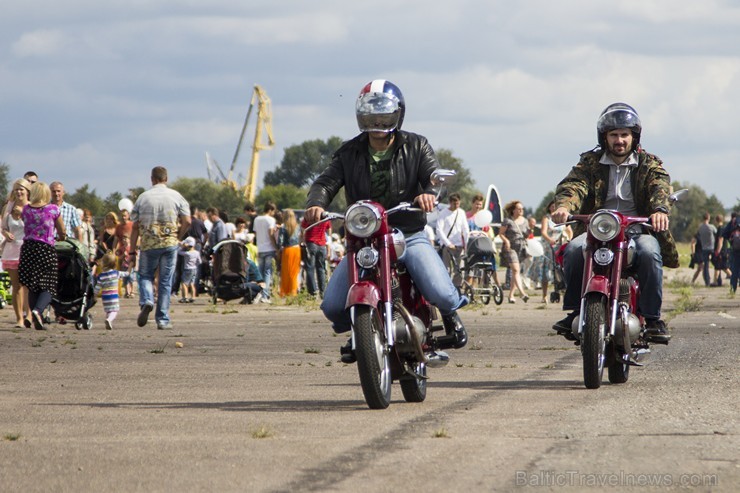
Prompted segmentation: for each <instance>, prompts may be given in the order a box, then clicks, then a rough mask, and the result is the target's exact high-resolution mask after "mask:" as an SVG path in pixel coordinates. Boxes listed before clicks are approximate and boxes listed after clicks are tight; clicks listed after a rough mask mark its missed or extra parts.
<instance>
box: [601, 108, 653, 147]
mask: <svg viewBox="0 0 740 493" xmlns="http://www.w3.org/2000/svg"><path fill="white" fill-rule="evenodd" d="M618 128H629V129H630V130H631V131H632V138H633V142H632V150H633V151H634V150H635V149H637V145H638V144H639V143H640V133H641V132H642V124H641V123H640V117H639V116H638V115H637V111H635V109H634V108H633V107H632V106H630V105H628V104H625V103H613V104H610V105H609V106H607V107H606V109H604V111H602V112H601V115H599V121H597V122H596V135H597V137H598V139H599V145H600V146H601V148H602V149H606V134H607V132H611V131H612V130H616V129H618Z"/></svg>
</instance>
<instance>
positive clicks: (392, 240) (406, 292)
mask: <svg viewBox="0 0 740 493" xmlns="http://www.w3.org/2000/svg"><path fill="white" fill-rule="evenodd" d="M454 174H455V172H454V171H449V170H437V171H435V173H434V174H433V175H432V183H433V184H435V186H441V185H442V184H444V183H449V182H450V181H451V179H452V177H453V176H454ZM437 197H438V198H439V193H438V194H437ZM420 210H421V209H418V208H416V207H414V206H413V205H412V204H409V203H401V204H399V205H397V206H395V207H393V208H391V209H388V210H386V209H385V208H383V206H381V205H380V204H378V203H377V202H372V201H369V200H362V201H359V202H356V203H354V204H352V205H351V206H350V207H349V208H348V209H347V211H346V212H345V214H336V213H325V214H324V216H323V218H322V219H321V221H319V222H317V223H315V224H319V223H321V222H324V221H329V220H336V219H341V220H343V221H344V226H345V230H346V242H347V254H346V256H347V262H348V271H349V280H350V289H349V293H348V295H347V304H346V306H347V308H348V309H349V310H350V317H351V320H352V349H353V350H354V351H355V354H356V356H357V370H358V372H359V375H360V385H361V386H362V392H363V394H364V396H365V401H366V402H367V405H368V406H369V407H370V408H371V409H385V408H387V407H388V405H389V404H390V401H391V384H392V382H393V381H396V380H397V381H398V382H399V383H400V384H401V392H403V397H404V399H405V400H406V401H408V402H422V401H424V399H426V392H427V385H426V381H427V367H441V366H444V365H446V364H447V363H448V361H449V356H448V355H447V354H446V353H444V352H442V351H439V350H438V349H439V348H440V347H452V346H453V344H454V340H448V339H450V338H452V339H454V338H455V336H454V335H445V336H440V337H434V336H433V335H432V332H434V331H437V330H442V329H443V326H442V325H441V324H440V323H437V321H438V320H440V317H439V314H438V312H437V310H436V308H435V307H434V306H432V305H430V304H429V303H428V302H427V301H426V300H425V299H424V297H423V296H422V295H421V293H420V292H419V290H418V289H417V288H416V286H415V284H414V281H413V280H412V279H411V276H410V275H409V274H408V272H407V271H406V269H405V268H404V265H403V264H402V263H400V262H399V261H398V259H399V258H400V257H401V256H402V255H403V252H404V251H405V248H406V240H405V238H404V235H403V233H401V232H400V231H399V230H396V229H393V228H391V227H390V226H389V224H388V217H389V216H390V215H392V214H394V213H396V212H400V211H420Z"/></svg>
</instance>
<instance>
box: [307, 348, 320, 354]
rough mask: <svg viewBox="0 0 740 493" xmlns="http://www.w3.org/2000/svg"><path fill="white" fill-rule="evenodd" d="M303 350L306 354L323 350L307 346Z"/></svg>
mask: <svg viewBox="0 0 740 493" xmlns="http://www.w3.org/2000/svg"><path fill="white" fill-rule="evenodd" d="M303 352H304V353H306V354H319V353H320V352H321V350H320V349H318V348H315V347H307V348H305V349H303Z"/></svg>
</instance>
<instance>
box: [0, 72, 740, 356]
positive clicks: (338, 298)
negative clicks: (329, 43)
mask: <svg viewBox="0 0 740 493" xmlns="http://www.w3.org/2000/svg"><path fill="white" fill-rule="evenodd" d="M405 109H406V108H405V102H404V100H403V96H402V95H401V92H400V90H399V89H398V87H397V86H395V85H394V84H392V83H390V82H389V81H385V80H375V81H372V82H370V83H368V84H367V85H366V86H365V87H364V88H363V89H362V91H361V93H360V96H359V97H358V100H357V103H356V116H357V122H358V125H359V127H360V131H361V132H360V134H359V135H358V136H356V137H355V138H354V139H352V140H350V141H348V142H346V143H345V144H344V145H343V146H342V147H341V148H340V149H339V150H338V151H337V152H336V153H335V154H334V156H333V158H332V161H331V163H330V164H329V166H328V167H327V168H326V170H325V171H324V172H323V173H322V174H321V175H320V176H319V177H318V178H317V180H316V181H315V182H314V183H313V185H312V186H311V188H310V190H309V193H308V199H307V203H306V206H307V209H306V211H305V216H304V217H302V218H301V217H299V216H297V215H296V212H295V211H294V210H292V209H284V210H279V209H278V207H277V206H276V204H275V203H273V202H269V201H268V202H266V203H265V204H264V205H263V208H262V210H261V213H259V214H258V213H257V211H256V210H255V208H254V206H253V205H252V204H247V205H246V206H245V207H244V215H243V216H240V217H238V218H236V220H235V221H233V222H231V221H230V220H229V217H228V215H227V214H226V213H224V212H223V211H220V210H219V209H218V208H217V207H216V206H210V207H208V208H207V209H206V210H205V211H201V210H200V209H199V208H197V207H191V206H190V204H188V203H187V201H186V200H185V199H184V198H183V197H182V195H180V194H179V193H178V192H177V191H175V190H173V189H171V188H169V187H168V186H167V181H168V176H167V170H166V169H165V168H163V167H161V166H157V167H155V168H153V169H152V171H151V183H152V187H151V188H150V189H148V190H146V191H145V192H143V193H142V194H141V195H140V196H139V197H138V198H137V200H136V202H135V203H133V202H131V201H130V200H128V199H124V200H123V201H121V203H120V204H119V210H118V211H110V212H108V213H107V214H106V215H105V217H104V218H102V222H101V224H100V225H99V227H97V228H96V227H95V224H94V219H93V217H92V214H91V213H90V211H88V210H81V209H77V208H75V207H74V206H73V205H72V204H69V203H67V202H65V201H64V195H65V191H64V186H63V184H62V183H61V182H58V181H54V182H52V183H51V184H50V185H47V184H46V183H44V182H42V181H39V179H38V176H37V174H36V173H34V172H32V171H29V172H27V173H26V174H25V175H24V177H23V178H20V179H18V180H16V181H15V182H14V183H13V187H12V190H11V192H10V194H9V196H8V198H7V200H6V203H5V205H4V207H3V211H2V236H3V240H2V263H3V269H4V271H6V272H7V275H8V277H9V279H10V283H11V287H12V293H13V299H12V303H13V309H14V312H15V316H16V324H17V325H18V326H19V327H31V326H33V327H35V328H36V329H38V330H43V329H44V328H45V327H44V317H43V315H42V314H43V313H44V311H45V310H46V308H47V307H48V306H49V304H50V303H51V301H52V299H53V297H54V295H55V294H56V289H57V274H58V272H57V257H56V252H55V243H56V242H58V241H64V240H66V239H67V238H68V237H69V238H74V239H75V240H77V241H79V242H80V244H81V245H82V246H83V247H84V249H85V251H87V252H88V253H87V257H86V261H87V262H89V263H90V266H91V269H92V276H94V280H95V282H94V284H95V289H96V292H97V293H98V295H99V296H100V297H101V298H102V300H103V303H102V304H103V309H104V311H105V314H106V328H108V329H111V328H112V326H113V322H114V320H115V318H116V315H117V313H118V310H119V309H120V304H119V300H118V296H119V295H120V294H123V296H125V297H133V296H135V292H134V286H135V283H134V280H135V279H136V280H138V296H139V307H140V313H139V316H138V317H137V324H138V325H139V326H141V327H143V326H145V325H146V324H147V322H148V319H149V316H150V314H151V313H152V312H154V318H155V321H156V324H157V328H158V329H163V330H166V329H171V328H172V323H171V321H170V317H169V303H170V297H171V295H172V294H174V295H175V296H177V292H178V288H179V290H180V295H179V296H180V300H179V301H180V302H181V303H192V302H193V301H194V300H195V298H197V296H198V295H199V294H201V293H202V292H203V290H204V289H205V287H204V285H205V284H207V283H204V282H203V281H207V280H208V278H209V263H210V261H211V259H212V254H213V252H214V249H215V248H216V247H217V245H219V244H221V243H222V242H224V241H225V240H232V241H235V242H239V244H241V245H243V248H244V249H245V251H246V261H245V262H246V264H247V265H246V266H245V267H246V268H245V271H246V282H247V283H248V284H249V294H248V295H245V297H244V299H243V300H242V302H243V303H253V302H260V303H271V300H272V295H273V293H274V294H276V295H277V296H280V297H290V296H295V295H297V294H298V293H299V291H300V290H301V289H304V290H305V291H306V293H307V294H308V295H309V296H311V297H316V298H320V299H322V304H321V309H322V310H323V311H324V314H325V315H326V316H327V318H328V319H329V320H330V321H331V323H332V325H333V328H334V330H335V331H336V332H338V333H342V332H346V331H348V330H349V329H350V319H349V315H348V313H347V311H346V310H345V306H344V300H345V299H346V294H347V291H348V289H349V286H348V284H347V283H348V279H347V265H346V261H344V259H343V257H344V246H343V242H342V239H341V237H340V236H339V234H338V232H333V231H332V230H331V223H330V222H323V223H321V222H319V219H320V218H321V215H322V214H323V213H324V210H325V208H326V207H328V205H329V204H330V203H331V201H332V199H333V198H334V196H335V195H336V194H337V193H338V192H339V190H340V189H342V188H343V189H344V191H345V194H346V196H347V200H348V201H349V202H354V201H356V200H363V199H371V200H374V201H376V202H379V203H381V204H384V205H387V206H390V207H392V206H393V205H396V204H398V203H399V202H402V201H408V202H411V203H415V204H416V205H417V206H418V207H419V208H420V211H418V212H411V211H409V212H408V213H400V214H397V215H394V216H393V217H392V220H391V225H392V226H393V227H395V228H396V229H398V230H399V231H400V232H402V233H403V234H404V236H405V238H406V245H407V248H406V252H405V254H404V258H403V261H404V263H405V265H406V268H407V269H408V271H409V273H410V274H411V276H412V278H414V280H415V282H416V284H417V286H418V287H419V289H420V291H421V292H422V293H423V294H424V296H425V297H426V298H427V299H428V300H429V301H430V302H431V303H432V304H434V305H435V306H437V308H438V309H439V310H440V312H441V314H442V320H443V322H444V327H445V330H446V332H447V334H448V335H450V336H452V339H451V340H453V341H455V342H454V343H453V344H454V345H453V347H455V348H459V347H463V346H464V345H465V343H466V342H467V335H466V333H465V328H464V325H463V323H462V320H461V319H460V317H459V316H458V314H457V310H458V309H459V308H461V307H463V306H465V305H466V304H467V303H468V299H467V297H466V296H465V295H464V294H462V293H461V287H462V286H463V283H464V282H466V279H464V275H463V273H464V266H465V262H466V259H465V256H466V250H467V249H468V245H469V242H470V241H471V239H474V238H476V237H480V236H481V235H482V236H485V237H487V238H489V239H490V240H491V244H492V248H493V252H494V253H497V254H498V255H499V260H500V265H501V266H502V267H505V268H506V280H505V282H504V288H505V289H508V290H509V296H508V302H509V303H511V304H514V303H517V297H518V298H519V299H520V300H521V301H522V302H524V303H527V302H528V301H529V298H530V297H529V294H528V290H531V289H539V290H541V302H542V303H548V290H549V289H550V288H551V286H552V285H553V282H554V280H555V277H556V276H555V274H556V273H557V272H558V267H560V270H561V271H562V277H564V281H565V282H564V284H565V298H564V302H563V309H564V310H571V313H570V314H569V315H568V316H567V317H566V318H565V319H563V320H561V321H559V322H557V323H556V324H555V325H554V326H553V328H554V329H555V330H556V331H558V332H559V333H563V334H567V333H568V332H569V331H570V327H571V323H572V321H573V320H574V319H575V317H577V316H578V308H579V298H580V282H581V276H582V274H581V272H582V269H583V266H582V264H583V247H584V241H585V235H584V233H583V232H582V231H578V232H576V233H577V234H576V235H575V236H574V232H573V231H571V229H570V227H568V226H562V224H563V223H564V222H565V220H566V218H567V217H568V215H569V214H571V213H575V212H577V211H580V213H582V214H585V213H592V212H593V211H595V210H597V209H600V208H608V209H613V210H618V211H620V212H623V213H625V214H640V215H643V216H645V217H650V219H651V221H652V225H653V232H652V234H648V235H639V237H638V238H637V242H636V243H637V249H636V253H637V256H638V261H637V266H638V270H639V274H638V275H639V277H640V279H641V280H642V283H643V284H644V292H645V295H644V296H643V297H642V298H641V301H640V303H641V306H640V310H641V313H642V314H643V315H644V316H645V319H646V320H647V328H648V332H650V333H651V334H652V335H653V336H655V337H666V331H665V324H664V323H663V322H662V320H660V305H661V301H662V299H661V292H662V291H661V288H662V284H661V283H662V268H663V265H665V266H667V267H675V266H677V265H678V256H677V251H676V248H675V242H674V241H673V238H672V237H671V236H670V232H669V230H668V221H669V206H670V204H669V203H668V192H669V190H670V182H669V177H668V174H667V173H666V172H665V170H664V168H663V166H662V161H660V159H659V158H657V156H655V155H652V154H649V153H647V152H646V151H644V149H642V147H641V146H640V145H639V144H640V135H641V131H642V127H641V123H640V120H639V117H638V115H637V112H636V111H635V110H634V109H633V108H632V107H630V106H629V105H626V104H624V103H615V104H613V105H610V106H609V107H607V108H606V109H605V110H604V111H603V112H602V114H601V115H600V118H599V120H598V123H597V136H598V141H599V145H598V146H597V147H596V148H594V149H593V150H591V151H588V152H585V153H583V154H581V157H580V161H579V162H578V164H577V165H576V166H574V167H573V168H572V170H571V171H570V173H569V174H568V175H567V176H566V177H565V178H564V179H563V180H562V181H561V182H560V183H559V184H558V186H557V190H556V194H555V198H554V199H553V201H552V202H551V203H550V204H549V205H548V207H547V210H546V212H545V214H544V215H543V216H542V217H541V218H539V220H537V218H534V217H532V216H530V217H527V216H525V213H524V212H525V211H524V205H523V203H522V202H521V201H519V200H513V201H511V202H509V203H507V204H506V205H505V206H504V207H503V210H504V211H505V213H506V216H505V217H504V218H503V221H502V223H501V224H500V225H499V228H498V231H494V229H493V227H492V224H491V223H490V221H488V222H486V221H483V222H481V221H478V220H477V219H478V217H479V216H480V214H482V213H484V212H488V211H487V210H486V209H485V207H484V200H483V196H482V195H479V194H478V195H475V196H474V197H473V198H472V201H471V203H470V208H469V211H467V212H466V211H465V210H464V209H463V208H462V204H461V198H460V195H458V194H456V193H453V194H451V195H450V196H449V197H448V207H446V208H445V207H442V208H438V209H437V217H436V222H435V224H434V226H431V225H430V224H427V220H426V217H425V216H424V214H423V213H424V212H426V213H429V212H432V211H433V210H435V208H436V207H437V204H436V203H435V200H436V197H435V195H434V193H433V187H432V184H431V178H430V177H431V175H432V172H433V171H434V170H435V169H436V168H437V167H438V162H437V160H436V157H435V156H434V152H433V151H432V149H431V146H430V145H429V143H428V142H427V141H426V139H425V138H424V137H423V136H420V135H417V134H414V133H411V132H406V131H401V125H402V123H403V118H404V115H405ZM358 163H359V164H361V165H358ZM628 177H629V179H627V178H628ZM714 219H715V224H711V222H710V220H711V216H710V214H709V213H706V214H705V215H704V221H703V223H702V224H701V226H700V227H699V230H698V231H697V234H696V236H695V237H694V239H693V240H692V266H694V265H695V266H696V271H695V273H694V275H693V279H692V282H694V281H696V279H697V278H698V277H699V275H701V276H702V277H703V280H704V283H705V284H706V285H707V286H710V285H711V286H719V285H721V283H722V275H724V276H725V277H729V278H730V285H731V289H732V291H733V292H734V291H735V290H736V288H737V283H738V277H739V275H740V274H739V273H738V270H740V258H738V256H740V226H739V225H738V220H737V217H736V214H734V213H733V215H732V218H731V220H730V222H729V223H727V224H723V222H724V218H723V217H722V216H720V215H718V216H716V217H715V218H714ZM315 223H318V224H315ZM537 229H539V235H537V236H536V235H535V233H536V230H537ZM497 243H498V244H500V252H499V251H497V249H496V246H495V245H496V244H497ZM658 259H659V260H658ZM490 260H491V262H492V264H493V272H494V275H495V273H496V258H495V256H492V258H491V259H490ZM710 262H711V263H712V265H713V266H714V269H715V270H714V276H713V278H712V277H711V275H710V268H709V264H710ZM332 273H334V275H332ZM494 279H495V282H496V283H498V277H497V276H496V277H495V278H494ZM273 282H274V283H275V286H274V287H273ZM350 342H351V341H348V344H347V345H346V346H345V347H343V348H342V358H343V360H346V361H347V362H352V361H353V358H354V355H353V352H352V349H351V344H350Z"/></svg>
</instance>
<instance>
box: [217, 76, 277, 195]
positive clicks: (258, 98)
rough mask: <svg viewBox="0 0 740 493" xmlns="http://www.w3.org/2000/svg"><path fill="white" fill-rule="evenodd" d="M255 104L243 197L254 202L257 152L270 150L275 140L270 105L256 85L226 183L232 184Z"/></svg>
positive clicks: (265, 94)
mask: <svg viewBox="0 0 740 493" xmlns="http://www.w3.org/2000/svg"><path fill="white" fill-rule="evenodd" d="M255 103H256V104H257V127H256V129H255V132H254V143H253V144H252V161H251V163H250V165H249V175H248V177H247V183H246V185H245V186H244V197H245V198H246V199H247V200H248V201H250V202H253V201H254V197H255V192H256V188H257V169H258V167H259V152H260V151H262V150H265V149H270V148H272V147H273V146H274V145H275V140H274V139H273V137H272V103H271V101H270V98H269V97H268V96H267V93H266V92H265V91H264V89H262V88H261V87H260V86H259V85H258V84H255V85H254V90H253V91H252V99H251V100H250V102H249V109H248V110H247V116H246V118H245V119H244V125H243V126H242V131H241V134H240V135H239V142H238V143H237V145H236V151H235V152H234V158H233V159H232V160H231V168H230V169H229V176H228V178H227V181H228V182H231V183H233V181H232V180H231V176H232V174H233V172H234V169H235V168H236V161H237V159H238V157H239V151H240V150H241V147H242V143H243V142H244V135H245V134H246V132H247V126H248V125H249V118H250V116H251V115H252V110H253V109H254V106H255ZM263 128H264V131H265V132H266V133H267V143H266V144H263V143H262V131H263Z"/></svg>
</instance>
